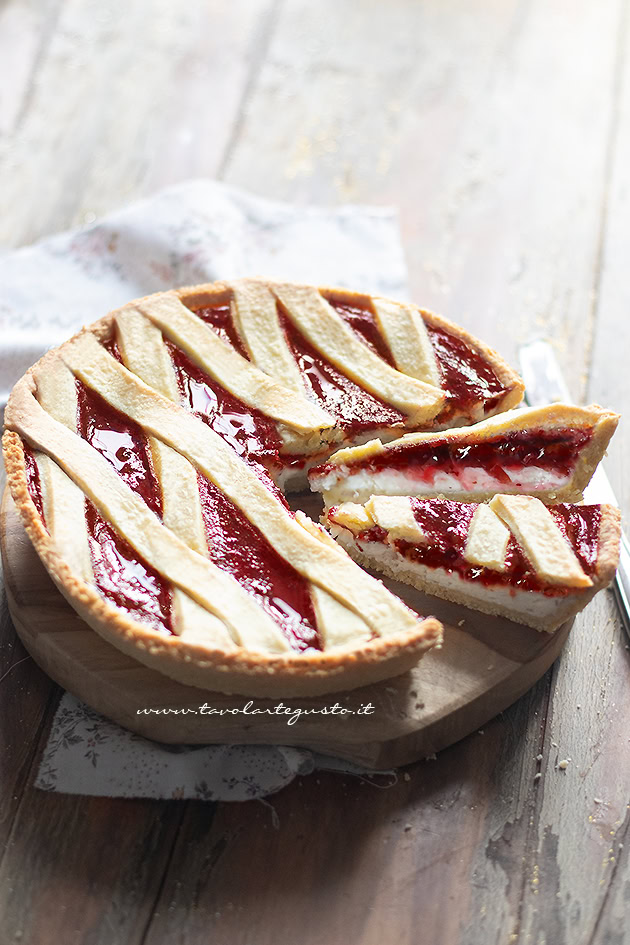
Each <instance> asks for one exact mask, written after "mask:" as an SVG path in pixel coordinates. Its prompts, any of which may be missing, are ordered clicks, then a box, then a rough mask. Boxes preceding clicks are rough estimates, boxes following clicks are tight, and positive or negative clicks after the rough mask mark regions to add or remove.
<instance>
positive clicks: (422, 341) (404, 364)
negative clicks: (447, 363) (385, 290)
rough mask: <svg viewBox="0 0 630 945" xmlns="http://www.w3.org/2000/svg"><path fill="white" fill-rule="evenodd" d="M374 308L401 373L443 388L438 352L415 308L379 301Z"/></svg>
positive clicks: (376, 300) (375, 299)
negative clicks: (436, 354)
mask: <svg viewBox="0 0 630 945" xmlns="http://www.w3.org/2000/svg"><path fill="white" fill-rule="evenodd" d="M372 305H373V307H374V311H375V313H376V319H377V321H378V324H379V327H380V329H381V333H382V334H383V337H384V338H385V340H386V341H387V344H388V346H389V350H390V351H391V353H392V357H393V358H394V363H395V364H396V367H397V368H398V370H399V371H402V372H403V374H409V376H410V377H417V378H418V380H420V381H425V382H426V383H427V384H432V385H433V386H434V387H441V386H442V379H441V375H440V368H439V366H438V363H437V358H436V357H435V351H434V350H433V345H432V344H431V339H430V338H429V332H428V331H427V327H426V325H425V324H424V320H423V318H422V315H421V314H420V312H419V311H418V309H417V308H416V306H415V305H405V304H403V303H398V302H390V301H389V300H388V299H377V298H374V299H372Z"/></svg>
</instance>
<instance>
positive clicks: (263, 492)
mask: <svg viewBox="0 0 630 945" xmlns="http://www.w3.org/2000/svg"><path fill="white" fill-rule="evenodd" d="M61 356H62V357H63V358H64V360H65V362H66V363H67V364H68V366H69V367H70V368H71V369H72V370H73V372H74V373H75V374H76V375H77V377H79V378H80V379H81V380H82V381H83V382H84V383H85V384H87V385H88V386H90V387H91V388H92V389H94V390H96V391H97V392H98V393H99V394H100V395H101V396H102V397H103V398H104V399H105V400H107V401H108V402H109V403H110V404H111V405H112V406H113V407H115V408H116V409H117V410H119V411H120V412H121V413H123V414H125V415H126V416H128V417H130V418H131V419H132V420H134V421H135V422H136V423H138V424H140V426H142V427H143V428H144V429H145V432H147V433H148V434H149V435H153V436H156V437H158V438H159V439H161V440H163V441H164V442H165V443H167V444H168V445H170V446H172V447H173V448H174V449H176V450H177V451H178V452H179V453H181V454H182V455H184V456H186V457H187V458H188V459H189V460H190V462H192V463H193V465H194V466H195V467H196V468H197V469H199V470H200V471H201V472H202V473H203V474H204V475H205V476H207V478H208V479H209V480H210V481H211V482H213V483H215V484H216V485H217V486H218V488H219V489H220V490H221V491H222V492H223V493H224V495H226V496H227V497H228V498H229V499H230V501H232V502H233V503H234V504H235V505H236V506H237V507H238V508H239V509H240V510H241V511H242V512H243V513H244V514H245V515H246V517H247V518H248V519H249V521H250V522H251V523H252V524H253V525H254V526H255V527H256V528H257V529H258V530H259V531H260V532H261V533H262V534H264V535H265V536H266V538H267V540H268V541H269V543H270V544H271V545H272V546H273V547H274V548H275V549H276V551H277V552H278V554H280V556H281V557H283V558H284V559H285V560H286V561H287V562H288V563H290V564H291V565H292V566H293V567H294V568H295V569H296V570H297V571H298V572H299V573H300V574H301V575H302V576H303V577H305V578H306V579H307V580H309V581H312V582H313V583H315V584H317V585H318V586H320V587H322V588H323V589H324V590H327V591H328V592H329V593H330V594H332V595H333V596H334V597H335V598H337V599H338V600H339V601H341V602H342V603H344V604H345V605H346V606H348V607H349V608H350V609H351V610H353V611H355V612H356V613H358V614H360V615H362V616H363V617H364V619H365V620H366V622H368V624H369V626H370V628H371V629H372V631H373V632H374V633H376V634H377V635H388V634H391V633H394V632H397V630H400V629H403V628H405V627H411V626H412V625H414V624H415V617H414V616H413V615H412V614H411V613H410V612H409V610H408V609H407V608H406V607H405V606H404V605H403V604H402V603H401V602H399V601H397V600H395V599H394V598H392V596H391V595H390V594H389V593H388V592H387V591H386V590H385V589H384V588H382V587H381V586H380V585H379V584H378V583H377V582H374V581H373V579H371V578H370V577H369V576H368V575H366V574H364V573H363V572H362V571H361V570H360V569H357V568H356V567H355V566H354V565H353V564H352V562H351V561H349V560H348V559H346V558H345V557H344V558H341V559H340V557H339V555H338V554H337V553H335V551H333V549H331V548H328V547H326V545H325V544H322V543H321V542H318V541H317V540H316V539H314V537H313V536H312V535H309V534H308V533H307V531H306V530H305V529H304V528H303V527H302V526H300V524H299V523H298V522H297V521H296V520H295V519H294V518H293V517H292V516H291V515H289V514H287V511H286V509H285V508H284V506H283V505H282V504H281V503H279V502H278V500H277V499H276V498H275V497H274V496H273V494H272V493H271V491H270V490H269V488H268V487H267V486H266V485H265V483H264V482H262V480H261V479H260V478H259V477H258V475H257V474H256V473H255V471H254V470H253V469H252V468H251V467H250V466H248V465H247V464H246V463H245V462H243V461H242V460H241V459H240V458H239V457H238V456H237V454H236V453H235V452H234V451H233V450H232V449H231V448H230V447H229V446H228V445H227V444H226V443H225V441H224V440H223V439H222V438H221V437H220V436H218V435H217V434H216V433H214V431H213V430H211V429H209V428H208V426H207V425H206V424H205V423H203V421H201V420H200V419H199V418H198V417H195V416H194V415H192V414H190V413H189V412H188V411H186V410H184V409H182V408H181V407H176V406H175V405H174V404H172V403H171V402H170V401H168V400H166V399H165V398H163V397H161V396H159V395H157V394H156V392H155V391H154V390H151V389H150V388H148V387H147V386H146V385H145V384H144V383H143V382H142V381H141V380H140V379H139V378H137V377H136V376H135V375H134V374H132V373H130V372H129V371H127V370H126V369H125V368H124V367H123V366H122V365H120V364H119V363H118V362H117V361H116V360H115V359H114V358H112V357H111V355H109V354H108V353H107V352H106V351H105V350H104V349H103V348H102V347H101V346H100V345H99V344H98V342H97V341H96V340H95V339H94V338H93V337H92V336H91V335H82V336H80V337H79V338H77V339H76V340H75V341H74V342H72V343H69V344H67V345H65V346H64V347H63V348H62V349H61ZM394 612H395V613H396V616H397V617H398V626H395V625H393V623H392V614H393V613H394Z"/></svg>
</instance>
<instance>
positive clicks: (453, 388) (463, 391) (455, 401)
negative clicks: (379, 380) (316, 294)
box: [331, 302, 508, 423]
mask: <svg viewBox="0 0 630 945" xmlns="http://www.w3.org/2000/svg"><path fill="white" fill-rule="evenodd" d="M331 304H332V305H333V307H334V308H335V309H336V311H337V312H339V314H340V315H341V317H342V318H343V319H344V321H345V322H347V323H348V324H349V325H350V326H351V328H353V329H354V331H355V332H356V333H357V335H359V337H360V338H361V339H362V341H364V342H365V343H366V344H367V345H368V346H369V347H370V348H371V349H372V351H374V352H376V354H378V355H380V356H381V358H383V360H384V361H387V363H388V364H390V365H391V366H392V367H395V364H394V360H393V358H392V354H391V351H390V349H389V346H388V344H387V342H386V340H385V339H384V338H383V336H382V334H381V332H380V329H379V327H378V323H377V320H376V316H375V314H374V313H373V312H371V311H370V310H369V309H365V308H361V307H359V306H357V305H356V304H355V305H345V304H342V303H341V302H332V303H331ZM427 331H428V333H429V338H430V339H431V344H432V345H433V349H434V351H435V356H436V358H437V361H438V365H439V367H440V371H441V374H442V381H443V386H444V389H445V391H446V392H447V400H446V404H445V406H444V408H443V410H442V412H441V413H440V415H439V417H437V419H436V422H438V423H443V422H445V421H446V420H448V419H449V418H450V417H452V416H455V415H456V414H457V412H458V411H466V410H469V409H470V407H471V406H473V405H474V404H476V403H480V402H481V403H483V405H484V409H485V411H486V412H487V411H490V410H492V409H493V408H494V407H496V405H497V404H498V403H499V401H500V399H501V397H503V395H504V394H505V393H506V391H507V390H508V388H506V387H505V385H504V384H503V383H502V381H501V380H500V379H499V377H498V376H497V374H496V373H495V372H494V370H493V369H492V367H491V366H490V365H489V364H488V362H487V361H486V359H485V358H483V357H482V356H481V355H480V354H479V352H478V351H476V350H475V349H474V348H472V347H471V346H470V345H468V344H466V342H465V341H463V340H462V339H461V338H459V337H458V336H457V335H454V334H451V333H450V332H449V331H446V329H444V328H438V327H437V326H433V325H430V324H427Z"/></svg>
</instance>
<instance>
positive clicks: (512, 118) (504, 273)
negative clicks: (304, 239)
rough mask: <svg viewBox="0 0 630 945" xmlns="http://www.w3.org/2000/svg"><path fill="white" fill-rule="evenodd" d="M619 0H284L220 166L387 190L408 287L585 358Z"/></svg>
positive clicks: (496, 332)
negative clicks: (451, 1) (594, 0)
mask: <svg viewBox="0 0 630 945" xmlns="http://www.w3.org/2000/svg"><path fill="white" fill-rule="evenodd" d="M619 16H620V3H618V2H610V3H605V4H601V3H600V4H591V3H589V2H588V0H581V2H579V3H576V4H572V7H571V14H570V15H569V13H568V11H567V8H566V6H565V4H564V3H563V2H553V3H543V2H532V3H527V4H521V3H517V2H509V3H505V4H497V3H495V2H483V3H475V4H469V5H465V4H459V5H458V6H457V11H456V13H455V11H454V10H453V8H452V7H451V6H450V5H448V4H444V3H441V2H439V0H434V2H428V3H422V4H409V3H408V2H406V0H391V2H389V3H387V4H383V3H379V2H378V0H363V2H361V3H355V4H352V5H342V4H338V3H335V2H334V0H329V2H324V3H318V4H310V3H309V2H308V0H298V2H293V3H291V4H288V5H287V7H286V10H285V15H284V16H283V18H282V20H281V23H280V25H279V27H278V29H277V31H276V34H275V36H274V39H273V41H272V43H271V47H270V54H269V58H268V61H267V63H266V65H265V67H264V69H263V70H262V73H261V77H260V81H259V83H258V87H257V90H256V94H255V95H254V97H253V98H252V100H251V103H250V108H249V112H248V120H247V121H246V122H245V124H244V128H243V133H242V135H241V137H240V140H239V144H238V147H237V148H236V150H235V154H234V159H233V161H232V162H231V164H230V166H229V168H228V169H227V174H226V179H227V180H228V181H230V182H233V183H236V184H242V185H245V186H250V187H254V188H256V189H259V190H265V191H266V192H267V193H269V194H271V195H272V196H276V197H282V198H286V199H297V200H300V201H304V200H308V199H317V200H322V201H333V202H337V201H339V200H344V199H348V200H377V201H382V202H389V201H392V202H394V203H396V204H397V205H398V206H399V207H400V213H401V222H402V228H403V236H404V241H405V249H406V252H407V258H408V261H409V266H410V273H411V283H412V295H413V298H414V300H415V301H419V302H421V304H423V305H425V306H426V307H428V308H434V309H435V310H437V311H441V312H442V313H443V314H445V315H447V316H449V317H451V318H453V319H454V320H455V321H457V322H460V323H462V324H464V325H465V326H466V327H467V328H469V329H470V330H471V331H474V332H475V333H476V334H478V335H479V336H481V337H483V338H484V339H485V340H487V341H489V342H490V343H491V344H494V345H496V346H497V347H498V348H499V350H501V351H502V353H504V354H505V355H506V356H508V357H513V356H514V354H515V344H516V342H517V341H519V340H524V339H526V338H528V337H530V336H531V335H532V334H533V333H540V334H545V335H548V336H549V337H550V338H551V339H552V340H553V342H554V344H555V345H556V346H557V348H558V353H559V355H560V360H561V362H562V365H563V367H564V368H565V369H566V370H567V372H568V374H569V375H571V374H575V373H576V367H577V375H578V376H581V373H582V371H583V370H584V367H585V362H586V359H587V358H588V344H589V337H590V331H591V323H592V294H591V292H592V288H593V281H594V270H595V267H596V260H597V251H598V241H599V237H600V208H601V204H602V199H603V193H604V187H605V183H604V182H605V172H606V154H607V151H606V141H607V135H608V133H609V130H610V123H611V110H612V107H613V106H612V103H611V92H612V87H613V82H614V68H613V66H614V57H615V53H616V48H617V30H618V24H619ZM263 139H265V142H266V146H265V148H264V150H262V152H261V153H260V154H259V155H258V156H257V159H256V161H252V159H251V154H252V151H253V149H254V148H255V147H256V143H257V142H259V141H260V140H263ZM577 221H579V225H576V222H577ZM313 270H314V271H313V276H314V278H316V273H317V261H316V260H313ZM576 325H580V326H581V330H580V331H577V332H576V331H575V326H576ZM580 392H581V391H579V390H578V391H577V393H580Z"/></svg>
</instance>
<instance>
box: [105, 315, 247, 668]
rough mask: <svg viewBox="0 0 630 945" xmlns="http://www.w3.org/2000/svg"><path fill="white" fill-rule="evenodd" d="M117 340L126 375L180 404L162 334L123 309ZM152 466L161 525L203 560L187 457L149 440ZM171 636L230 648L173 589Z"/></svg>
mask: <svg viewBox="0 0 630 945" xmlns="http://www.w3.org/2000/svg"><path fill="white" fill-rule="evenodd" d="M116 326H117V337H118V343H119V347H120V351H121V354H122V357H123V361H124V363H125V365H126V367H127V368H129V370H130V371H133V373H134V374H137V375H138V377H140V378H141V379H142V380H143V381H145V383H147V384H151V385H152V386H153V387H154V388H155V389H156V390H158V391H159V392H160V393H161V394H163V395H164V396H165V397H168V398H169V400H172V401H173V402H174V403H178V402H179V390H178V386H177V378H176V376H175V371H174V369H173V364H172V362H171V358H170V355H169V353H168V350H167V348H166V345H165V344H164V339H163V336H162V332H161V331H160V329H159V328H158V327H157V325H154V324H153V323H152V322H151V321H149V319H147V318H146V317H145V316H144V315H142V314H141V313H140V312H139V311H137V310H134V309H132V308H129V309H126V310H125V311H124V312H122V313H121V314H120V315H119V316H118V318H117V319H116ZM149 447H150V449H151V455H152V459H153V466H154V469H155V472H156V475H157V478H158V481H159V483H160V488H161V492H162V506H163V516H162V521H163V522H164V524H165V525H166V527H167V528H170V530H171V531H172V532H174V533H175V534H176V535H177V537H178V538H180V539H181V540H182V541H184V542H186V544H187V545H188V547H189V548H192V550H193V551H196V552H197V553H198V554H201V555H204V556H205V557H207V556H208V546H207V543H206V537H205V530H204V525H203V518H202V512H201V500H200V498H199V487H198V484H197V471H196V469H195V468H194V466H192V465H191V464H190V463H189V462H188V460H187V459H185V458H184V457H183V456H181V455H180V454H179V453H177V452H176V451H175V450H173V449H171V448H170V446H166V445H165V444H164V443H162V441H161V440H158V439H156V438H155V437H149ZM172 596H173V620H172V628H173V631H174V632H175V633H177V634H178V635H179V636H181V637H182V638H183V639H185V640H195V641H196V642H199V643H204V644H207V645H212V646H221V647H223V648H225V649H227V650H229V649H232V648H233V647H234V645H235V644H234V642H233V640H232V638H231V637H230V634H229V631H228V629H227V627H226V626H225V624H223V623H222V622H221V620H219V619H218V618H217V617H216V616H214V615H213V614H211V613H209V611H208V610H206V608H205V607H202V606H201V605H200V604H198V603H197V601H196V600H194V599H193V598H192V597H190V596H189V595H188V594H186V593H185V592H184V591H183V590H182V589H181V588H179V587H173V588H172Z"/></svg>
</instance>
